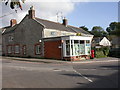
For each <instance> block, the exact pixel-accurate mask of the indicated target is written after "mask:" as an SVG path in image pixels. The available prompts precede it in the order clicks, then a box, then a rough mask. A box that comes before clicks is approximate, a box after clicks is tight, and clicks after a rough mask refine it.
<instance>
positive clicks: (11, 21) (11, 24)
mask: <svg viewBox="0 0 120 90" xmlns="http://www.w3.org/2000/svg"><path fill="white" fill-rule="evenodd" d="M16 24H17V21H16V19H11V20H10V26H11V27H13V26H14V25H16Z"/></svg>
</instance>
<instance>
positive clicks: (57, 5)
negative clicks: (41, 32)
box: [0, 0, 75, 27]
mask: <svg viewBox="0 0 120 90" xmlns="http://www.w3.org/2000/svg"><path fill="white" fill-rule="evenodd" d="M34 1H35V2H34ZM37 1H38V2H37ZM45 1H47V2H43V1H42V0H41V2H39V0H26V2H25V4H22V7H23V10H20V9H19V8H17V13H15V11H14V10H12V9H10V7H9V5H8V6H6V5H4V2H3V3H2V16H3V15H8V14H9V13H11V12H13V14H11V15H8V16H5V17H3V18H2V24H3V25H2V26H8V25H9V21H10V19H16V20H17V22H18V23H19V22H20V21H21V20H22V19H23V18H24V16H25V15H26V14H28V10H29V8H30V6H34V8H35V11H36V17H39V18H43V19H48V20H52V21H57V15H56V14H57V13H58V12H59V13H58V16H59V17H60V16H67V15H68V14H69V13H71V12H72V11H73V10H74V8H75V2H72V1H71V0H66V2H61V1H63V0H61V1H59V0H55V1H56V2H48V0H45ZM61 12H62V13H61ZM0 27H1V26H0Z"/></svg>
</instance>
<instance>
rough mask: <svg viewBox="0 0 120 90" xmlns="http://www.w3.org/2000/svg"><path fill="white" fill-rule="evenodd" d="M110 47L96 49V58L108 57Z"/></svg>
mask: <svg viewBox="0 0 120 90" xmlns="http://www.w3.org/2000/svg"><path fill="white" fill-rule="evenodd" d="M109 50H110V48H109V47H101V48H96V49H95V57H96V58H103V57H107V56H108V54H109Z"/></svg>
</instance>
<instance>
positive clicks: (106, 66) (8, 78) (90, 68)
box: [2, 58, 119, 88]
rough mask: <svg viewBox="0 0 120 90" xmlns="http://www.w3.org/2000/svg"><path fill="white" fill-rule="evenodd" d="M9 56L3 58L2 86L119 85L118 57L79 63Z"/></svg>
mask: <svg viewBox="0 0 120 90" xmlns="http://www.w3.org/2000/svg"><path fill="white" fill-rule="evenodd" d="M12 59H13V58H12ZM12 59H10V58H3V60H2V88H118V69H119V65H118V59H117V58H116V59H114V60H111V59H112V58H111V59H109V60H106V61H105V60H103V61H102V60H100V61H99V60H98V61H99V62H94V61H92V62H87V61H85V62H82V63H80V62H78V63H52V62H51V63H44V62H39V63H38V62H28V61H17V60H12ZM23 59H24V58H23ZM54 62H55V61H54Z"/></svg>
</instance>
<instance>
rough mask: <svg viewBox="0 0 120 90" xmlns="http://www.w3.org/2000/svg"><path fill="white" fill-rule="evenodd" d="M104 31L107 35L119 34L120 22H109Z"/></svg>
mask: <svg viewBox="0 0 120 90" xmlns="http://www.w3.org/2000/svg"><path fill="white" fill-rule="evenodd" d="M106 31H107V32H108V34H109V35H116V36H120V22H111V23H110V25H109V27H107V28H106Z"/></svg>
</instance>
